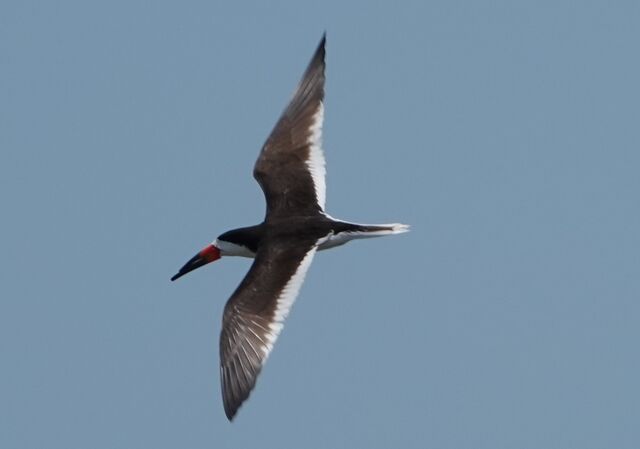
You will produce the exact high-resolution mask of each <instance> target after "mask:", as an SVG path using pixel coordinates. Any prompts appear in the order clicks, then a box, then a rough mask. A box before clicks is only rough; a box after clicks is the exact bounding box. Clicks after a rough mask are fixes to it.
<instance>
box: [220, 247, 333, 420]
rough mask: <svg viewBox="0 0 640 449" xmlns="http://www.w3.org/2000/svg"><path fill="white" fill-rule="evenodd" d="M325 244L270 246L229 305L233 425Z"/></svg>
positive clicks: (226, 328)
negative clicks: (316, 255)
mask: <svg viewBox="0 0 640 449" xmlns="http://www.w3.org/2000/svg"><path fill="white" fill-rule="evenodd" d="M321 241H322V239H320V240H316V239H309V238H306V239H301V240H300V241H297V242H294V243H295V244H293V245H292V244H291V242H288V244H286V245H285V244H279V242H278V241H271V242H270V243H268V244H265V245H264V246H263V247H262V248H260V250H259V251H258V253H257V254H256V259H255V261H254V263H253V265H252V266H251V269H250V270H249V272H248V273H247V275H246V276H245V278H244V279H243V280H242V282H241V283H240V285H239V286H238V288H237V289H236V291H235V292H234V293H233V295H232V296H231V298H230V299H229V301H228V302H227V304H226V306H225V309H224V316H223V319H222V332H221V335H220V380H221V383H222V399H223V402H224V410H225V413H226V415H227V418H229V420H231V419H233V417H234V415H235V414H236V412H237V411H238V408H239V407H240V405H242V403H243V402H244V401H245V400H246V399H247V398H248V397H249V394H250V393H251V390H252V389H253V387H254V385H255V383H256V379H257V377H258V374H259V373H260V370H261V369H262V366H263V365H264V362H265V361H266V359H267V357H268V356H269V353H270V352H271V349H272V348H273V345H274V343H275V341H276V339H277V338H278V335H279V334H280V331H281V329H282V326H283V323H284V320H285V318H286V317H287V315H288V314H289V310H290V308H291V305H292V304H293V302H294V301H295V299H296V296H297V295H298V292H299V291H300V287H301V286H302V283H303V281H304V277H305V275H306V273H307V270H308V268H309V265H310V264H311V261H312V259H313V256H314V255H315V252H316V249H317V247H318V244H319V243H320V242H321Z"/></svg>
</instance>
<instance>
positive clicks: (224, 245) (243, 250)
mask: <svg viewBox="0 0 640 449" xmlns="http://www.w3.org/2000/svg"><path fill="white" fill-rule="evenodd" d="M213 245H214V246H216V247H218V249H219V250H220V255H221V256H240V257H250V258H252V259H253V258H254V257H256V254H255V253H254V252H252V251H251V250H250V249H249V248H247V247H246V246H242V245H237V244H235V243H231V242H226V241H224V240H219V239H216V240H215V241H214V242H213Z"/></svg>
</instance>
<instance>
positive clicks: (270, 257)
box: [171, 36, 409, 421]
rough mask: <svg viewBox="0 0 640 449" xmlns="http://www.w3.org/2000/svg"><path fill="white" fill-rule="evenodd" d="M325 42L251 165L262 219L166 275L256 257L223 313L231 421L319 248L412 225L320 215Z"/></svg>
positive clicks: (223, 363)
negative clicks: (264, 208)
mask: <svg viewBox="0 0 640 449" xmlns="http://www.w3.org/2000/svg"><path fill="white" fill-rule="evenodd" d="M325 41H326V36H323V37H322V40H321V41H320V44H319V45H318V48H317V49H316V51H315V53H314V55H313V58H311V62H310V63H309V66H308V67H307V70H306V71H305V72H304V75H303V76H302V79H301V80H300V83H299V84H298V87H297V88H296V90H295V93H294V95H293V98H292V99H291V101H290V102H289V104H288V106H287V107H286V109H285V110H284V112H283V113H282V115H281V116H280V119H279V120H278V122H277V123H276V126H275V127H274V128H273V131H271V134H270V135H269V137H268V138H267V141H266V142H265V144H264V146H263V147H262V150H261V151H260V154H259V156H258V160H257V161H256V163H255V166H254V168H253V176H254V178H255V179H256V180H257V181H258V184H260V187H261V188H262V190H263V192H264V196H265V199H266V203H267V211H266V215H265V218H264V220H263V222H262V223H260V224H259V225H256V226H249V227H245V228H239V229H233V230H231V231H228V232H225V233H224V234H222V235H220V236H218V238H217V239H215V240H214V241H213V243H211V244H209V245H207V246H206V247H205V248H204V249H202V250H201V251H200V252H198V253H197V254H196V255H195V256H194V257H193V258H191V259H190V260H189V261H188V262H187V263H186V264H185V265H184V266H183V267H182V268H180V271H178V273H177V274H176V275H175V276H173V277H172V278H171V280H172V281H175V280H176V279H178V278H179V277H181V276H183V275H185V274H187V273H189V272H190V271H193V270H195V269H196V268H199V267H201V266H203V265H206V264H208V263H210V262H213V261H215V260H218V259H220V258H221V257H222V256H244V257H250V258H253V259H254V262H253V265H251V268H250V269H249V272H248V273H247V275H246V276H245V277H244V279H243V280H242V282H240V285H239V286H238V288H237V289H236V291H235V292H234V293H233V294H232V295H231V298H229V301H227V304H226V305H225V308H224V315H223V318H222V331H221V334H220V380H221V384H222V399H223V403H224V411H225V413H226V415H227V418H228V419H229V420H230V421H231V420H232V419H233V417H234V416H235V415H236V413H237V411H238V408H239V407H240V406H241V405H242V403H243V402H244V401H245V400H246V399H247V398H248V397H249V394H250V393H251V390H252V389H253V387H254V386H255V384H256V379H257V377H258V375H259V374H260V370H261V369H262V366H263V365H264V363H265V361H266V360H267V357H268V356H269V353H270V352H271V350H272V349H273V345H274V343H275V341H276V339H277V338H278V335H279V334H280V331H281V330H282V326H283V323H284V320H285V319H286V317H287V315H288V314H289V310H290V309H291V305H292V304H293V302H294V300H295V299H296V296H297V295H298V292H299V291H300V287H301V286H302V282H303V281H304V277H305V274H306V273H307V270H308V268H309V265H311V261H312V259H313V256H314V255H315V253H316V251H321V250H324V249H328V248H333V247H335V246H339V245H343V244H345V243H347V242H348V241H350V240H353V239H362V238H369V237H379V236H383V235H390V234H399V233H402V232H407V231H408V230H409V227H408V226H407V225H403V224H399V223H393V224H378V225H368V224H357V223H350V222H348V221H343V220H337V219H335V218H333V217H331V216H330V215H329V214H327V213H326V212H325V190H326V189H325V160H324V154H323V151H322V122H323V117H324V81H325V75H324V71H325V62H324V59H325Z"/></svg>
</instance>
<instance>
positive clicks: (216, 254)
mask: <svg viewBox="0 0 640 449" xmlns="http://www.w3.org/2000/svg"><path fill="white" fill-rule="evenodd" d="M218 259H220V249H219V248H218V247H217V246H215V245H208V246H207V247H205V248H204V249H203V250H202V251H200V252H199V253H198V254H196V255H195V256H193V257H192V258H191V260H189V262H187V263H185V264H184V266H183V267H182V268H180V271H178V272H177V273H176V274H175V275H174V276H173V277H172V278H171V280H172V281H175V280H176V279H178V278H179V277H182V276H184V275H185V274H187V273H188V272H190V271H193V270H195V269H196V268H200V267H201V266H203V265H206V264H208V263H210V262H213V261H214V260H218Z"/></svg>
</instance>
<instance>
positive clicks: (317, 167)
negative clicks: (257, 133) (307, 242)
mask: <svg viewBox="0 0 640 449" xmlns="http://www.w3.org/2000/svg"><path fill="white" fill-rule="evenodd" d="M325 40H326V39H325V36H324V35H323V36H322V40H321V41H320V44H319V45H318V48H317V50H316V52H315V54H314V55H313V58H311V62H310V63H309V66H308V67H307V70H306V71H305V73H304V75H303V77H302V79H301V80H300V83H299V84H298V87H297V88H296V91H295V93H294V95H293V98H292V99H291V101H290V102H289V105H288V106H287V108H286V109H285V110H284V112H283V113H282V115H281V116H280V119H279V120H278V123H277V124H276V126H275V128H274V129H273V131H271V134H270V135H269V137H268V138H267V141H266V142H265V144H264V146H263V147H262V150H261V151H260V155H259V156H258V160H257V161H256V164H255V167H254V170H253V176H254V177H255V178H256V180H257V181H258V183H259V184H260V187H262V190H263V192H264V195H265V198H266V201H267V219H269V217H276V216H279V217H282V216H292V215H296V216H300V215H314V214H317V213H320V212H322V211H323V210H324V203H325V161H324V155H323V152H322V123H323V118H324V104H323V101H324V81H325V76H324V70H325V62H324V58H325Z"/></svg>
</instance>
